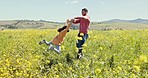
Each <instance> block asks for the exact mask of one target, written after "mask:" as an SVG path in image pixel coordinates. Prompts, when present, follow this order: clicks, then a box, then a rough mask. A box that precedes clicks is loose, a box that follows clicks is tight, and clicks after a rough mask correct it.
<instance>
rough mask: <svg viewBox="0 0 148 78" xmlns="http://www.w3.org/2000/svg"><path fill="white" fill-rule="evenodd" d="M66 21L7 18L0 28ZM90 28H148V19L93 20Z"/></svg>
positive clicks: (49, 26) (48, 25)
mask: <svg viewBox="0 0 148 78" xmlns="http://www.w3.org/2000/svg"><path fill="white" fill-rule="evenodd" d="M63 25H65V24H64V22H53V21H45V20H39V21H34V20H5V21H0V30H3V29H55V28H59V27H62V26H63ZM78 28H79V24H77V25H72V26H71V29H78ZM90 29H92V30H93V29H95V30H133V29H134V30H135V29H148V20H147V19H140V18H138V19H135V20H121V19H112V20H108V21H102V22H91V24H90Z"/></svg>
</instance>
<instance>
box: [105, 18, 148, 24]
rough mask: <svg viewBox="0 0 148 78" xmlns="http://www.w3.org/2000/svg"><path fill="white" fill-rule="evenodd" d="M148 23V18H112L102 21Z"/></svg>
mask: <svg viewBox="0 0 148 78" xmlns="http://www.w3.org/2000/svg"><path fill="white" fill-rule="evenodd" d="M125 22H126V23H148V19H141V18H138V19H134V20H122V19H112V20H108V21H102V23H125Z"/></svg>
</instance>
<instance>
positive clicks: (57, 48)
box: [45, 41, 61, 53]
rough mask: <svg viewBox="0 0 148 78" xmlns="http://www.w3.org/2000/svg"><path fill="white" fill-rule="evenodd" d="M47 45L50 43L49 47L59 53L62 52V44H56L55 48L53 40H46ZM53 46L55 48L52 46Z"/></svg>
mask: <svg viewBox="0 0 148 78" xmlns="http://www.w3.org/2000/svg"><path fill="white" fill-rule="evenodd" d="M45 43H46V44H47V45H49V49H53V50H54V51H56V52H57V53H60V52H61V48H60V45H55V48H54V45H53V44H52V42H47V41H46V42H45ZM52 47H53V48H52Z"/></svg>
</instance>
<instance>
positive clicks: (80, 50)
mask: <svg viewBox="0 0 148 78" xmlns="http://www.w3.org/2000/svg"><path fill="white" fill-rule="evenodd" d="M78 37H82V40H77V42H76V45H77V48H78V50H79V51H78V55H77V58H78V59H79V58H82V57H83V52H82V50H83V48H82V45H83V44H84V43H85V42H86V40H87V38H88V34H84V35H83V36H79V34H78Z"/></svg>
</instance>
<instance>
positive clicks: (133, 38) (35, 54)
mask: <svg viewBox="0 0 148 78" xmlns="http://www.w3.org/2000/svg"><path fill="white" fill-rule="evenodd" d="M77 33H78V31H77V30H76V31H74V30H71V31H70V32H69V33H67V36H66V38H65V41H64V43H63V44H62V46H61V49H62V53H61V54H60V55H58V54H56V52H54V51H49V52H45V50H46V49H47V48H48V46H46V45H38V42H39V41H40V40H42V39H46V40H47V41H51V40H52V39H53V38H54V37H55V35H57V34H58V33H57V31H56V30H30V29H29V30H3V31H0V57H1V58H0V77H2V78H3V77H5V78H8V77H13V78H16V77H21V78H22V77H25V78H26V77H33V78H34V77H35V78H36V77H39V78H46V77H47V78H67V77H69V78H83V77H84V78H87V77H90V78H113V77H115V78H119V77H123V78H125V77H127V78H129V77H131V78H134V77H137V78H144V77H145V78H147V77H148V59H147V58H148V34H147V33H148V30H112V31H97V30H91V31H90V32H89V38H88V40H87V42H86V45H85V46H84V50H83V52H84V55H85V56H84V58H82V59H80V60H77V59H76V53H77V49H76V47H75V46H76V45H75V41H76V39H75V37H76V35H77Z"/></svg>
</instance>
